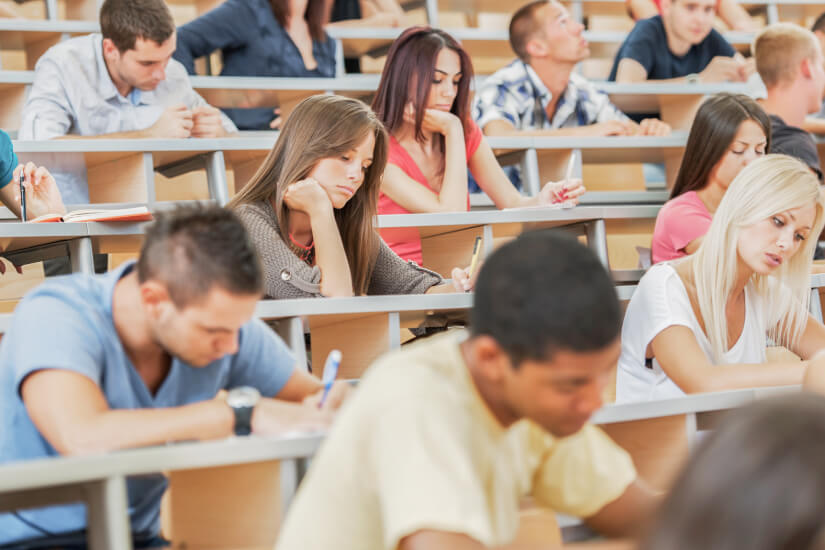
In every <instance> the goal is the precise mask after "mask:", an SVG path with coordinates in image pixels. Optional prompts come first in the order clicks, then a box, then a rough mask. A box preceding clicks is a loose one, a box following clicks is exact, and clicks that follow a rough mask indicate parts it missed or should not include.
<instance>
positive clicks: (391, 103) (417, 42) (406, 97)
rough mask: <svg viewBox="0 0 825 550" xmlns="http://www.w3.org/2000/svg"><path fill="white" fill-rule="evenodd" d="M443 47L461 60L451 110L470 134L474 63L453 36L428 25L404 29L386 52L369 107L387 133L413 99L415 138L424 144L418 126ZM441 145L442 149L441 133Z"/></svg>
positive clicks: (399, 121)
mask: <svg viewBox="0 0 825 550" xmlns="http://www.w3.org/2000/svg"><path fill="white" fill-rule="evenodd" d="M444 48H450V49H451V50H453V51H454V52H455V53H456V54H458V57H459V59H460V60H461V80H460V82H459V84H458V93H457V94H456V96H455V100H454V101H453V106H452V108H451V109H450V112H451V113H453V114H454V115H456V116H457V117H458V119H459V120H460V121H461V124H462V126H464V135H469V132H470V127H471V125H472V118H471V117H470V82H472V80H473V64H472V62H471V61H470V56H469V55H467V52H465V51H464V49H463V48H462V47H461V45H460V44H459V43H458V42H457V41H456V39H455V38H453V37H452V36H450V35H449V34H447V33H446V32H444V31H442V30H440V29H433V28H430V27H410V28H409V29H407V30H405V31H404V32H403V33H402V34H401V36H399V37H398V38H396V39H395V42H393V43H392V46H390V51H389V53H388V54H387V61H386V62H385V63H384V70H383V72H382V73H381V82H380V83H379V84H378V91H377V92H376V93H375V99H373V100H372V109H373V110H374V111H375V114H377V115H378V118H379V119H380V120H381V122H383V123H384V126H386V128H387V131H388V132H389V133H390V134H394V133H395V132H397V131H398V129H399V128H400V127H401V125H402V124H404V107H405V106H406V105H407V103H410V102H412V104H413V107H415V139H416V140H418V141H419V142H422V143H423V141H424V132H423V131H422V130H421V125H422V122H423V120H424V110H425V107H426V105H427V98H428V97H429V95H430V88H431V87H432V79H433V74H434V71H435V61H436V58H437V57H438V53H439V52H440V51H441V50H442V49H444ZM413 86H414V89H413ZM440 144H441V149H442V150H443V145H444V140H443V136H442V137H441V138H440Z"/></svg>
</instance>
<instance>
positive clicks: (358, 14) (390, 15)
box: [327, 0, 406, 73]
mask: <svg viewBox="0 0 825 550" xmlns="http://www.w3.org/2000/svg"><path fill="white" fill-rule="evenodd" d="M329 20H330V22H329V23H328V24H327V28H328V29H329V28H352V27H366V28H376V27H405V26H406V24H405V21H406V16H405V15H404V9H403V8H402V7H401V6H399V5H398V2H396V0H334V1H333V3H332V13H331V14H330V18H329ZM344 70H345V71H346V72H347V73H360V72H361V60H360V59H359V58H357V57H345V58H344Z"/></svg>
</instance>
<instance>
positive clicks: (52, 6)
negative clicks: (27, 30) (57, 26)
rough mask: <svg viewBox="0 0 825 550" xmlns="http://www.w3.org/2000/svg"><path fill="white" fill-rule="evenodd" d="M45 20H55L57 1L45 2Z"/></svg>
mask: <svg viewBox="0 0 825 550" xmlns="http://www.w3.org/2000/svg"><path fill="white" fill-rule="evenodd" d="M46 19H48V20H49V21H55V20H57V0H46Z"/></svg>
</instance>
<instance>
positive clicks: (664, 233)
mask: <svg viewBox="0 0 825 550" xmlns="http://www.w3.org/2000/svg"><path fill="white" fill-rule="evenodd" d="M712 219H713V216H712V215H711V213H710V212H708V209H707V208H706V207H705V203H703V202H702V199H700V198H699V195H697V194H696V191H688V192H687V193H683V194H681V195H679V196H678V197H676V198H675V199H671V200H669V201H667V202H666V203H665V205H664V206H662V209H661V210H659V215H657V216H656V227H655V228H654V229H653V244H652V246H651V255H652V256H653V263H654V264H655V263H659V262H663V261H665V260H674V259H676V258H681V257H682V256H686V255H687V253H686V252H685V247H686V246H687V245H688V244H690V242H691V241H694V240H696V239H698V238H699V237H704V236H705V233H707V232H708V228H709V227H710V222H711V220H712Z"/></svg>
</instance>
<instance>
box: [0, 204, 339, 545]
mask: <svg viewBox="0 0 825 550" xmlns="http://www.w3.org/2000/svg"><path fill="white" fill-rule="evenodd" d="M262 283H263V280H262V274H261V269H260V265H259V262H258V259H257V257H256V255H255V250H254V248H253V246H252V243H251V242H250V241H249V237H248V236H247V234H246V231H245V230H244V228H243V225H242V224H241V223H240V221H239V220H238V219H237V218H236V217H235V215H234V214H232V213H230V212H229V211H227V210H224V209H222V208H218V207H215V206H209V207H202V206H188V207H181V208H179V209H178V210H176V211H173V212H167V213H162V214H156V221H155V222H154V224H152V225H151V226H150V227H149V228H148V229H147V230H146V236H145V240H144V244H143V248H142V249H141V253H140V258H139V259H138V261H137V263H135V262H128V263H126V264H124V265H123V266H122V267H119V268H118V269H116V270H114V271H110V272H109V273H107V274H105V275H102V276H87V275H72V276H68V277H61V278H57V279H53V280H51V281H47V282H45V283H43V284H42V285H41V286H40V287H38V288H37V289H35V290H33V291H32V292H30V293H29V294H28V295H27V296H26V297H25V298H24V299H23V301H22V302H20V304H19V305H18V306H17V309H16V310H15V312H14V317H13V320H12V325H11V329H10V330H9V331H8V333H7V334H6V335H5V336H4V337H3V343H2V347H0V463H5V462H14V461H20V460H31V459H35V458H43V457H50V456H56V455H58V454H60V455H81V454H89V453H101V452H108V451H115V450H118V449H126V448H130V447H140V446H144V445H161V444H164V443H167V442H170V441H182V440H205V439H215V438H221V437H227V436H229V435H231V434H232V433H233V432H234V433H236V434H239V435H240V434H247V433H249V432H250V430H251V431H252V432H254V433H261V434H276V433H279V432H281V431H284V430H288V429H293V428H314V427H318V426H324V425H326V424H327V423H328V422H329V420H330V418H331V410H332V408H334V407H337V405H338V404H339V403H340V400H341V398H342V397H343V394H344V393H345V391H346V387H345V385H344V384H342V383H339V384H337V388H335V390H334V391H335V394H336V395H335V396H334V399H333V400H332V401H331V402H330V403H329V408H327V407H326V406H325V407H324V409H319V408H318V399H317V398H313V399H312V400H309V401H314V403H305V404H301V401H302V400H304V399H305V398H307V397H308V396H314V395H316V394H318V392H319V391H320V390H321V388H322V386H321V383H320V381H319V380H318V379H316V378H314V377H313V376H311V375H309V374H307V373H306V372H305V371H304V370H303V369H296V368H295V360H294V358H293V357H292V355H291V354H290V352H289V350H288V349H287V348H286V346H285V345H284V343H283V342H282V341H281V340H280V339H279V338H278V337H277V336H276V335H275V334H274V333H273V332H272V331H271V330H270V329H269V328H268V327H267V326H266V325H265V324H264V323H263V322H261V321H260V320H258V319H253V320H250V319H251V318H252V315H253V313H254V311H255V306H256V304H257V303H258V300H259V299H260V297H261V286H262ZM43 334H48V335H49V345H45V346H44V345H38V344H37V342H36V341H35V340H36V339H37V338H39V337H38V336H37V335H43ZM222 389H227V390H229V393H228V397H227V398H226V399H224V398H222V397H216V395H217V394H218V391H219V390H222ZM261 395H262V396H264V397H260V396H261ZM330 395H332V394H330ZM236 397H245V404H244V405H241V404H240V403H239V401H238V400H236V399H235V398H236ZM270 397H277V398H278V399H282V400H283V401H278V400H275V399H269V398H270ZM233 401H234V403H233ZM288 401H291V402H293V403H288ZM165 485H166V482H165V479H164V478H163V476H162V475H160V474H158V475H155V476H148V477H142V478H140V479H135V480H129V481H128V492H129V509H130V519H131V526H132V532H133V533H134V536H135V538H136V539H137V540H136V544H137V545H138V546H139V547H140V546H141V545H143V544H145V545H146V546H149V547H151V546H152V543H154V542H156V540H157V536H158V532H159V528H160V524H159V523H160V521H159V510H160V499H161V496H162V495H163V492H164V489H165ZM85 518H86V513H85V509H84V507H83V506H82V505H79V504H71V505H63V506H53V507H49V508H43V509H36V510H18V511H16V512H11V513H2V514H0V544H6V543H12V542H21V541H24V540H26V539H36V538H39V537H43V536H44V534H50V535H54V536H61V538H66V537H70V538H71V537H72V535H74V536H76V537H79V538H80V539H81V541H82V537H83V533H82V532H80V530H82V529H83V528H84V527H85V523H86V519H85ZM47 538H48V537H47ZM36 547H38V548H39V547H41V546H36ZM48 547H51V546H48Z"/></svg>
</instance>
